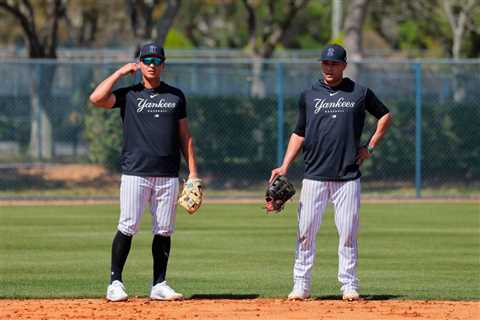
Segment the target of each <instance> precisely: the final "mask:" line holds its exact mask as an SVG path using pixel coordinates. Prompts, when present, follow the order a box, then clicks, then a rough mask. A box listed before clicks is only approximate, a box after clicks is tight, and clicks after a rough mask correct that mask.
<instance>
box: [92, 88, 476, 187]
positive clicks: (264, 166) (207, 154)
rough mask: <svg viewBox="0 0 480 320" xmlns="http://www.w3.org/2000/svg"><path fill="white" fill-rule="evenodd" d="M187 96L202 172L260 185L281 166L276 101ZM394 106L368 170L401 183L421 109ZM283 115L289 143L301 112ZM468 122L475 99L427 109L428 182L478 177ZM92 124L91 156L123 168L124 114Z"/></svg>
mask: <svg viewBox="0 0 480 320" xmlns="http://www.w3.org/2000/svg"><path fill="white" fill-rule="evenodd" d="M188 101H189V102H188V103H189V104H188V110H189V123H190V128H191V131H192V135H193V137H194V141H195V146H196V150H197V156H198V162H199V166H200V171H201V172H203V174H205V175H207V176H211V177H212V178H215V177H222V179H221V180H222V183H224V184H226V185H230V184H231V183H235V184H237V185H236V186H237V187H238V186H249V185H251V184H252V183H253V182H255V180H258V181H257V182H260V181H261V180H262V179H263V176H264V175H265V172H269V170H271V169H272V166H273V165H274V164H275V163H276V147H277V145H276V143H277V136H276V134H277V132H276V101H275V99H273V98H245V97H202V96H191V97H189V98H188ZM285 105H287V106H295V105H296V98H295V99H294V98H289V99H286V101H285ZM207 106H208V107H207ZM389 108H390V109H391V112H392V114H393V115H394V124H393V126H392V127H391V128H390V129H389V131H388V134H387V136H386V138H385V139H384V141H382V143H381V144H380V146H379V147H378V150H376V152H375V156H374V157H373V158H372V159H371V160H369V161H368V162H367V163H366V165H365V166H363V167H362V173H363V175H364V178H365V180H366V181H369V180H395V181H402V180H403V179H404V178H405V177H408V176H411V173H412V172H414V171H415V119H414V117H413V116H412V115H414V114H415V107H414V105H412V103H411V102H410V101H398V102H394V103H392V104H391V105H389ZM285 112H286V113H285V119H286V136H285V139H286V140H285V141H288V135H289V134H290V132H292V130H293V127H294V125H295V122H296V109H295V108H287V110H286V111H285ZM112 113H114V114H112ZM367 119H368V120H369V122H368V123H367V125H366V129H365V133H364V137H363V140H362V141H363V143H366V142H367V139H368V136H370V135H371V134H372V133H373V130H374V120H373V117H367ZM468 119H480V109H479V108H476V107H475V106H473V105H470V104H454V105H452V104H451V103H448V104H425V105H424V106H423V123H422V128H423V129H422V130H423V139H424V154H423V165H422V167H423V171H424V173H425V177H426V180H425V183H426V184H434V183H436V182H437V181H449V180H455V179H456V180H457V181H458V179H461V180H463V181H465V182H467V183H468V182H474V181H478V179H479V178H480V168H479V167H478V165H477V164H476V162H477V161H478V158H479V156H480V145H478V143H477V142H476V141H480V136H479V133H478V130H476V129H475V125H476V122H475V121H468ZM86 129H87V137H88V139H89V141H90V143H91V150H90V151H91V156H92V160H93V161H95V162H98V163H102V164H104V165H105V166H106V167H108V168H110V169H117V170H118V156H119V153H120V149H121V126H120V122H119V119H118V114H117V113H116V112H115V111H111V110H108V111H104V110H95V109H92V108H90V110H89V112H88V113H87V122H86ZM465 132H468V135H465V134H464V133H465ZM445 168H447V170H445ZM292 170H294V172H296V171H300V170H301V164H300V163H298V162H297V163H296V165H294V166H293V168H292ZM295 170H296V171H295ZM386 173H388V176H385V174H386ZM213 180H214V181H215V179H213ZM219 180H220V179H219Z"/></svg>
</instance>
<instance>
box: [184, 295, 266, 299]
mask: <svg viewBox="0 0 480 320" xmlns="http://www.w3.org/2000/svg"><path fill="white" fill-rule="evenodd" d="M259 296H260V295H258V294H255V293H254V294H232V293H224V294H193V295H192V296H191V297H190V299H192V300H222V299H223V300H249V299H256V298H258V297H259Z"/></svg>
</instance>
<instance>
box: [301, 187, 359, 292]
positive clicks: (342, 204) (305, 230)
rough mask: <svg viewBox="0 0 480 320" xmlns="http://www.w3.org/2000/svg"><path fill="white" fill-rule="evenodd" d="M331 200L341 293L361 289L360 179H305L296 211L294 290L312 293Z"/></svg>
mask: <svg viewBox="0 0 480 320" xmlns="http://www.w3.org/2000/svg"><path fill="white" fill-rule="evenodd" d="M329 200H331V201H332V203H333V207H334V211H335V225H336V227H337V231H338V235H339V243H338V260H339V261H338V281H340V283H341V284H342V287H341V291H345V290H349V289H354V290H357V289H358V278H357V258H358V247H357V235H358V228H359V209H360V179H356V180H352V181H315V180H309V179H304V180H303V184H302V191H301V195H300V204H299V207H298V212H297V219H298V229H297V246H296V252H295V264H294V268H293V280H294V288H296V289H297V290H301V291H305V292H310V287H311V277H312V276H311V271H312V267H313V263H314V260H315V254H316V235H317V232H318V230H319V228H320V225H321V223H322V218H323V214H324V212H325V208H326V207H327V203H328V201H329Z"/></svg>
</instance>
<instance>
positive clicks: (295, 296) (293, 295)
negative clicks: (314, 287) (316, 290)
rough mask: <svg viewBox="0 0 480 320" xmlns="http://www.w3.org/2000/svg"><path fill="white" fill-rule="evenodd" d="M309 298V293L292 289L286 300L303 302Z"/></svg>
mask: <svg viewBox="0 0 480 320" xmlns="http://www.w3.org/2000/svg"><path fill="white" fill-rule="evenodd" d="M308 298H310V293H309V292H307V291H303V290H298V289H293V290H292V292H290V294H289V295H288V300H305V299H308Z"/></svg>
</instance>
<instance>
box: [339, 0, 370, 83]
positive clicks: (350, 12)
mask: <svg viewBox="0 0 480 320" xmlns="http://www.w3.org/2000/svg"><path fill="white" fill-rule="evenodd" d="M367 8H368V0H351V1H350V2H349V3H348V9H347V15H346V16H345V27H344V28H345V47H346V49H347V57H348V61H349V62H353V64H349V66H348V68H347V69H346V75H347V76H349V77H350V78H352V79H354V80H356V79H357V78H358V75H359V66H358V64H356V62H358V61H361V60H362V59H363V35H362V30H363V25H364V22H365V17H366V15H367Z"/></svg>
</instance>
